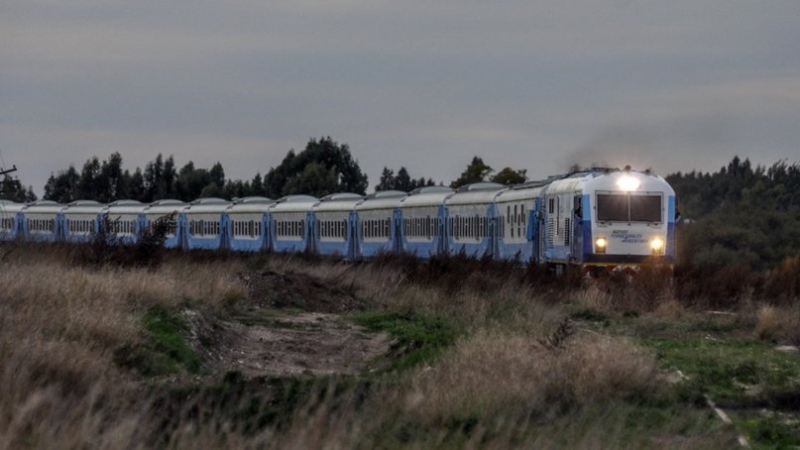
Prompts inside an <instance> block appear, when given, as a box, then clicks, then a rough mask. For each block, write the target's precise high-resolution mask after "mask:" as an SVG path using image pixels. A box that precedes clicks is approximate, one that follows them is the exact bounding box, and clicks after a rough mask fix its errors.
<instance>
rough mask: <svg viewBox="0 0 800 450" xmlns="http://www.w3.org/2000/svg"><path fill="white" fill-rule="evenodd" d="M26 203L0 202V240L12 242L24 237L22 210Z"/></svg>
mask: <svg viewBox="0 0 800 450" xmlns="http://www.w3.org/2000/svg"><path fill="white" fill-rule="evenodd" d="M23 209H25V204H24V203H16V202H12V201H10V200H0V240H3V241H10V240H14V239H18V238H21V237H22V233H23V231H22V221H23V217H22V214H21V213H22V210H23Z"/></svg>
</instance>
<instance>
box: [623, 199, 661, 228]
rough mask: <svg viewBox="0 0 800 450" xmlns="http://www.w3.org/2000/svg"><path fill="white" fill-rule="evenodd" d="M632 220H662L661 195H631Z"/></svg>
mask: <svg viewBox="0 0 800 450" xmlns="http://www.w3.org/2000/svg"><path fill="white" fill-rule="evenodd" d="M630 201H631V222H661V196H660V195H631V197H630Z"/></svg>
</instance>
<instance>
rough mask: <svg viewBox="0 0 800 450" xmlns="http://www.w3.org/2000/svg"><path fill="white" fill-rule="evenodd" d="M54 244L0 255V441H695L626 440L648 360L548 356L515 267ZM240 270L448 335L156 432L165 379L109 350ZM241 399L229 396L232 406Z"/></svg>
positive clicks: (649, 395) (529, 291) (591, 293)
mask: <svg viewBox="0 0 800 450" xmlns="http://www.w3.org/2000/svg"><path fill="white" fill-rule="evenodd" d="M70 251H71V250H70V249H68V248H61V247H57V246H52V247H46V246H38V247H31V248H30V249H25V248H23V247H14V248H6V249H4V252H3V255H4V256H3V258H2V270H0V285H2V286H3V290H2V291H0V450H6V449H12V448H26V447H27V448H31V447H33V448H56V447H57V448H86V447H91V448H138V447H151V446H154V445H158V446H163V447H167V448H200V447H216V448H220V447H224V448H281V449H283V448H359V447H367V448H373V447H404V446H410V447H427V448H430V447H441V446H451V447H483V448H507V447H529V448H530V447H536V448H558V447H563V446H565V445H566V446H570V447H576V448H581V447H582V448H593V447H594V448H597V447H603V448H607V447H619V446H621V445H622V443H623V442H624V443H626V444H630V445H633V446H640V447H645V446H647V447H650V446H655V447H659V446H661V447H673V446H689V447H691V446H697V447H702V445H700V444H699V442H701V441H702V439H700V440H692V439H694V438H691V439H690V440H688V441H685V442H684V441H679V442H676V441H672V440H666V441H665V442H666V444H664V445H658V443H654V442H653V441H652V440H651V439H650V438H649V437H642V438H637V437H634V438H631V437H630V436H628V435H626V426H627V425H626V424H629V423H630V421H631V419H632V416H633V415H634V414H635V412H633V411H634V410H633V409H632V407H631V406H630V405H631V404H636V403H637V402H640V401H644V402H647V401H649V400H652V399H653V398H654V396H658V395H659V392H660V388H659V384H658V383H659V381H658V380H659V377H658V370H657V364H656V360H655V358H654V356H653V355H652V354H650V353H648V352H645V351H643V350H641V349H640V348H639V347H637V346H636V345H634V344H633V343H631V342H630V341H628V340H625V339H621V338H608V337H604V336H599V335H596V334H591V333H584V332H580V333H578V334H575V335H572V336H571V337H569V338H567V339H566V340H565V341H564V342H563V343H562V344H561V345H559V346H556V348H554V349H546V348H545V347H544V346H543V345H542V344H541V343H540V341H541V339H542V338H544V337H547V336H548V335H550V334H551V333H553V331H554V330H555V329H556V328H557V327H558V325H559V324H560V323H562V321H563V318H564V313H563V311H562V310H561V309H560V307H559V306H558V305H555V304H554V302H553V301H552V300H551V298H550V297H549V296H548V294H542V293H541V292H542V290H541V289H540V288H538V287H536V286H532V285H531V284H530V283H529V282H526V281H525V278H524V277H523V276H519V274H518V273H517V271H510V272H509V273H508V274H507V275H506V276H502V273H503V271H504V270H506V269H507V267H506V266H502V265H501V266H497V267H490V266H487V265H486V264H487V263H486V262H485V261H466V262H465V261H459V260H456V261H455V262H448V261H438V262H437V263H436V264H439V265H440V267H439V268H438V269H437V270H443V271H444V270H448V271H449V270H451V269H452V267H451V265H452V264H456V266H457V267H462V266H463V267H470V269H469V270H468V271H467V272H464V273H460V272H454V273H450V274H449V275H448V276H447V277H446V279H444V281H442V282H441V283H438V282H437V280H436V278H435V277H433V276H432V275H430V276H428V278H425V277H422V275H420V272H419V271H420V270H424V269H420V267H419V266H418V265H417V264H418V263H417V262H414V261H407V262H406V264H407V266H403V265H399V266H398V265H393V264H389V263H386V264H360V265H359V264H346V263H340V262H332V261H321V262H319V261H317V262H313V263H310V262H309V261H307V260H304V259H302V258H299V257H293V256H274V255H273V256H270V257H269V258H264V259H263V260H262V261H260V262H259V263H258V265H254V264H253V263H252V261H250V262H247V261H244V260H241V259H236V258H224V257H214V256H213V255H212V256H204V255H202V254H201V255H200V256H198V255H197V254H190V255H169V257H167V258H165V260H164V262H163V264H162V265H161V266H160V267H159V268H158V269H157V270H152V269H148V268H135V267H134V268H126V269H120V268H111V267H105V268H96V267H89V266H83V267H77V266H74V265H73V264H72V263H71V261H72V260H73V259H72V256H71V255H70ZM254 266H255V267H254ZM409 267H411V269H409ZM248 270H257V271H263V270H271V271H275V272H278V273H303V274H307V275H309V276H311V277H313V278H314V279H318V280H321V281H323V282H324V283H325V284H326V285H327V284H330V285H332V286H342V287H344V288H346V289H349V290H350V292H353V293H354V294H355V295H357V296H358V297H359V298H363V299H364V300H365V301H366V302H367V304H368V305H369V306H370V307H371V308H372V309H383V310H392V311H413V312H414V313H416V314H423V315H431V316H437V317H443V318H446V319H447V320H448V321H450V322H452V323H453V324H455V326H456V327H457V328H458V329H459V330H460V331H461V334H460V336H462V338H461V339H460V340H459V341H457V344H456V345H455V346H454V347H451V348H449V349H447V350H445V352H444V353H443V354H442V355H441V356H440V357H439V358H438V359H436V360H434V361H433V362H431V363H430V365H429V366H425V367H417V368H414V369H411V370H408V371H406V372H403V373H399V374H397V373H395V374H392V375H391V376H388V377H387V378H386V379H383V378H371V379H369V380H368V381H367V382H363V380H359V379H346V380H344V381H343V380H341V379H335V378H334V379H332V380H323V381H320V384H319V386H316V387H315V388H314V389H312V390H311V391H310V392H311V394H310V395H309V397H308V398H303V399H302V400H301V401H300V403H299V404H298V405H296V406H297V407H296V409H294V410H291V411H287V412H286V414H287V415H289V416H290V417H291V418H290V419H287V420H286V422H285V425H283V426H280V427H279V426H275V425H271V424H267V425H264V426H263V427H262V428H260V429H259V430H257V431H252V430H251V431H248V432H245V431H243V430H242V429H241V424H240V423H237V422H236V418H235V417H231V416H227V415H225V413H224V412H223V411H222V410H220V411H216V410H214V408H215V406H213V405H205V406H204V407H205V408H207V409H208V410H210V411H211V414H210V415H209V416H208V417H203V418H198V417H196V416H193V415H192V413H191V410H186V412H184V410H183V409H180V408H179V409H180V412H181V414H185V416H184V415H181V416H180V419H179V420H178V423H177V425H176V427H175V428H174V429H169V430H166V432H167V433H166V434H164V432H165V430H164V429H162V428H160V422H159V421H160V420H163V418H160V417H158V414H159V411H160V410H159V409H158V408H154V406H153V405H154V404H155V403H157V402H159V401H161V400H164V398H165V395H164V391H165V390H169V389H170V383H171V382H172V380H158V381H157V382H153V381H152V380H150V381H146V380H143V379H142V378H140V377H139V376H137V375H136V374H134V373H132V372H126V371H124V370H122V369H120V368H118V367H117V366H116V365H115V364H114V362H113V359H114V358H113V354H114V352H115V350H117V349H119V348H120V347H122V346H125V345H127V344H131V343H137V342H138V341H139V340H141V339H142V334H143V332H142V327H143V325H142V315H143V314H144V313H145V312H146V311H148V310H150V309H152V308H159V309H164V310H172V311H175V310H178V309H180V308H182V307H183V306H185V305H187V304H188V305H190V306H191V307H192V308H197V309H202V310H204V311H205V312H207V313H209V314H212V315H213V314H225V313H226V311H228V310H229V308H230V307H231V306H232V305H235V303H236V301H237V300H238V299H240V298H242V297H244V296H245V295H246V287H245V286H244V283H243V281H242V280H241V277H239V276H238V274H240V273H243V272H246V271H248ZM415 271H416V272H415ZM420 277H422V278H420ZM459 277H461V281H460V282H459ZM420 280H422V281H420ZM642 289H645V288H642ZM641 292H644V291H641ZM651 294H652V295H651ZM626 295H627V294H626ZM637 295H639V294H637ZM642 295H650V297H649V299H650V300H652V299H654V298H655V299H657V301H656V302H655V303H653V302H652V301H650V300H647V303H646V306H644V307H645V308H647V309H648V310H650V309H653V308H655V307H657V306H655V304H660V305H661V308H666V305H667V304H668V303H665V302H663V301H662V300H661V297H658V295H660V294H658V293H655V291H652V292H650V293H648V292H645V293H644V294H642ZM570 296H571V297H569V296H559V297H558V298H559V300H563V299H565V298H567V299H568V300H570V299H571V300H574V301H576V302H578V303H579V304H583V305H585V306H586V307H590V308H593V309H598V310H601V311H602V310H608V311H612V310H613V311H619V308H620V306H619V304H618V303H616V302H617V300H618V299H619V298H620V297H618V296H617V293H616V291H609V290H603V289H602V287H599V286H597V285H590V286H589V287H586V288H583V289H575V288H573V290H571V291H570ZM630 298H633V297H630ZM630 298H629V299H630ZM630 301H635V300H630ZM624 307H625V308H627V307H629V306H624ZM669 314H671V313H669ZM764 314H766V313H764ZM765 317H766V316H765ZM772 320H773V321H775V320H776V319H774V318H773V319H772ZM766 324H767V319H766V318H765V319H764V325H763V326H764V329H765V330H767V329H780V330H783V329H784V328H780V327H777V326H776V325H771V326H770V327H767V325H766ZM797 328H798V327H797V326H795V329H797ZM250 400H252V397H243V402H244V404H247V401H250ZM193 401H200V400H198V399H194V400H193ZM179 406H185V405H179ZM162 413H163V412H162ZM702 443H704V444H708V443H709V442H707V441H702Z"/></svg>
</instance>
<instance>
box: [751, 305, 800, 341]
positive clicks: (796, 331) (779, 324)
mask: <svg viewBox="0 0 800 450" xmlns="http://www.w3.org/2000/svg"><path fill="white" fill-rule="evenodd" d="M753 333H754V334H755V335H756V336H757V337H758V338H759V339H765V340H770V341H777V342H780V343H786V344H792V345H796V346H800V306H795V307H793V308H779V307H774V306H762V307H761V309H759V310H758V313H757V322H756V327H755V330H754V331H753Z"/></svg>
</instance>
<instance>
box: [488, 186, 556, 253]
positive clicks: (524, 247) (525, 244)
mask: <svg viewBox="0 0 800 450" xmlns="http://www.w3.org/2000/svg"><path fill="white" fill-rule="evenodd" d="M546 184H547V182H544V181H534V182H529V183H525V184H521V185H518V186H514V187H512V188H510V189H507V190H505V191H502V192H500V193H498V194H497V197H496V198H495V203H496V206H497V222H498V238H497V241H498V243H497V252H496V253H495V258H497V259H517V260H519V261H520V262H525V263H527V262H530V261H534V262H538V261H539V260H540V256H539V255H540V254H541V253H542V251H543V249H542V246H541V239H540V238H539V237H540V235H541V225H540V223H539V222H540V213H539V205H540V203H541V196H542V190H543V189H544V187H545V186H546Z"/></svg>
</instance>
